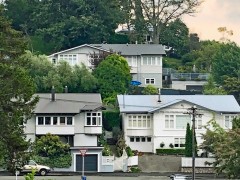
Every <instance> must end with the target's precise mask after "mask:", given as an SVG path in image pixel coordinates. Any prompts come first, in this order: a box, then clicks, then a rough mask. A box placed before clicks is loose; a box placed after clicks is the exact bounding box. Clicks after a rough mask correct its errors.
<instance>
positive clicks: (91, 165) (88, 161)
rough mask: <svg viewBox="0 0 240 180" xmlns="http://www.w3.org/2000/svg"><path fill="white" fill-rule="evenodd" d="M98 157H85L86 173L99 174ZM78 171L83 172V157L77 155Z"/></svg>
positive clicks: (92, 155)
mask: <svg viewBox="0 0 240 180" xmlns="http://www.w3.org/2000/svg"><path fill="white" fill-rule="evenodd" d="M97 162H98V155H96V154H87V155H86V156H85V157H84V171H93V172H97V164H98V163H97ZM76 171H82V156H81V155H76Z"/></svg>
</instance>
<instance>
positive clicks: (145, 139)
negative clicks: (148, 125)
mask: <svg viewBox="0 0 240 180" xmlns="http://www.w3.org/2000/svg"><path fill="white" fill-rule="evenodd" d="M129 140H130V142H151V141H152V138H151V137H139V136H137V137H136V136H135V137H134V136H131V137H130V138H129Z"/></svg>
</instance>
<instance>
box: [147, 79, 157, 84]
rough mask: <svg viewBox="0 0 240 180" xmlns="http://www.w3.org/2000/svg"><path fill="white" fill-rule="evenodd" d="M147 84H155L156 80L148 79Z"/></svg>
mask: <svg viewBox="0 0 240 180" xmlns="http://www.w3.org/2000/svg"><path fill="white" fill-rule="evenodd" d="M145 84H155V79H154V78H146V79H145Z"/></svg>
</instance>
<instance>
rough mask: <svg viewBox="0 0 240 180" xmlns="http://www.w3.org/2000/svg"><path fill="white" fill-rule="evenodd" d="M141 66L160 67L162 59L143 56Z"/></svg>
mask: <svg viewBox="0 0 240 180" xmlns="http://www.w3.org/2000/svg"><path fill="white" fill-rule="evenodd" d="M142 64H143V65H159V66H161V65H162V59H161V57H160V56H157V57H155V56H144V57H143V58H142Z"/></svg>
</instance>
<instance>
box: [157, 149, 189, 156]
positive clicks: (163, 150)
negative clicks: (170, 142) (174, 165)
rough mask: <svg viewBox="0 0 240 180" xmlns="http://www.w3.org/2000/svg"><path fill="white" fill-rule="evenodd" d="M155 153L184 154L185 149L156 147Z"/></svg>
mask: <svg viewBox="0 0 240 180" xmlns="http://www.w3.org/2000/svg"><path fill="white" fill-rule="evenodd" d="M156 153H157V154H159V155H162V154H166V155H184V154H185V149H156Z"/></svg>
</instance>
